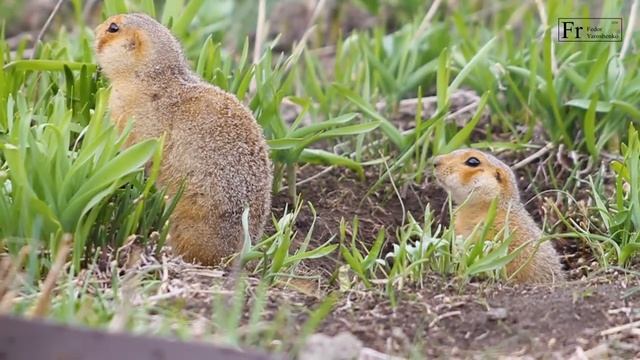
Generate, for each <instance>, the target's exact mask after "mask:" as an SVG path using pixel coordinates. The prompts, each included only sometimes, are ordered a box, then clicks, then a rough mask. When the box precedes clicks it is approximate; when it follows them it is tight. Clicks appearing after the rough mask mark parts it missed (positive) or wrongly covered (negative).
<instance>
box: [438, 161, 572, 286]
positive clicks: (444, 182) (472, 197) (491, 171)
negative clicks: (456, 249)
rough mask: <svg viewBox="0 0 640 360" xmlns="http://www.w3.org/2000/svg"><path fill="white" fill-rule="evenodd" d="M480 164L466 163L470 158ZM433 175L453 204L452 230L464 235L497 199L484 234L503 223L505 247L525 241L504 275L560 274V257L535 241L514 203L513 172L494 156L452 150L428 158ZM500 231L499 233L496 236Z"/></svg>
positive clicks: (542, 279) (533, 227)
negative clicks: (506, 237) (509, 236)
mask: <svg viewBox="0 0 640 360" xmlns="http://www.w3.org/2000/svg"><path fill="white" fill-rule="evenodd" d="M472 156H473V157H476V158H478V159H479V160H480V165H479V166H477V167H470V166H468V165H466V164H465V161H466V160H467V159H469V158H470V157H472ZM434 165H435V174H436V178H437V179H438V182H439V183H440V185H441V186H442V187H444V188H445V189H446V190H448V191H449V192H450V193H451V196H452V198H453V200H454V202H455V203H456V204H457V205H458V207H457V208H456V210H455V213H454V227H455V231H456V234H458V235H462V236H465V237H467V236H469V235H471V233H472V232H473V230H474V228H476V226H477V225H478V224H481V223H484V221H485V219H486V216H487V213H488V210H489V207H490V205H491V203H492V201H493V200H494V199H495V198H498V209H497V213H496V218H495V220H494V223H493V226H492V228H491V231H490V232H489V234H488V238H489V239H493V238H494V237H495V236H496V235H497V234H498V233H499V232H500V231H503V230H504V229H505V228H508V230H509V232H510V233H511V234H512V240H511V243H510V248H509V251H514V250H515V249H517V248H518V247H520V246H521V245H525V246H524V247H523V249H522V251H521V252H520V254H519V255H518V256H517V257H516V258H515V259H514V260H513V261H511V262H510V263H509V264H507V266H506V270H507V275H508V276H509V277H510V278H511V279H512V280H514V281H516V282H520V283H550V282H553V281H561V280H563V279H564V273H563V272H562V266H561V264H560V258H559V256H558V254H557V253H556V251H555V249H554V248H553V245H551V243H550V242H549V241H545V242H539V241H538V240H540V239H541V238H542V236H543V234H542V231H541V230H540V228H539V227H538V225H537V224H536V223H535V221H534V220H533V219H532V218H531V215H529V213H528V212H527V210H526V209H525V208H524V206H523V205H522V203H521V202H520V194H519V191H518V184H517V182H516V178H515V175H514V174H513V171H511V169H510V168H509V167H508V166H507V165H505V164H504V163H503V162H501V161H500V160H498V159H497V158H495V157H493V156H491V155H489V154H486V153H483V152H481V151H478V150H472V149H463V150H456V151H454V152H452V153H450V154H446V155H441V156H437V157H436V158H435V159H434ZM500 236H501V235H500Z"/></svg>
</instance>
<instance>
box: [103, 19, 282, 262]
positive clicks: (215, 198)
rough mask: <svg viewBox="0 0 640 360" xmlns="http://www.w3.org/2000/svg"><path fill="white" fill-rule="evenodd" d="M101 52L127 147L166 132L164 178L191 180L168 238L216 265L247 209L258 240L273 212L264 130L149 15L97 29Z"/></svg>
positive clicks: (235, 242) (236, 245) (238, 238)
mask: <svg viewBox="0 0 640 360" xmlns="http://www.w3.org/2000/svg"><path fill="white" fill-rule="evenodd" d="M95 34H96V41H95V49H96V54H97V60H98V63H99V65H100V68H101V69H102V72H103V73H104V74H105V76H106V77H107V79H108V80H109V81H110V82H111V86H112V91H111V97H110V100H109V109H110V112H111V117H112V119H114V121H115V123H116V125H117V127H118V128H119V129H120V130H122V129H123V128H124V127H125V126H126V124H127V123H128V121H129V120H132V121H133V129H132V131H131V134H130V136H129V138H128V139H127V146H128V145H131V144H132V143H135V142H137V141H140V140H143V139H148V138H156V137H160V136H161V135H162V134H165V143H164V152H163V160H162V164H161V168H160V176H159V179H158V180H159V183H160V185H162V186H166V187H167V188H168V191H169V194H170V195H171V194H174V193H175V191H176V189H177V187H178V186H179V184H180V183H181V182H182V180H183V179H186V189H185V192H184V194H183V196H182V198H181V199H180V201H179V203H178V205H177V207H176V209H175V211H174V213H173V215H172V226H171V231H170V234H171V237H170V244H171V245H172V247H173V249H174V251H175V252H177V253H178V254H181V255H183V257H184V258H185V259H186V260H188V261H196V262H200V263H202V264H206V265H213V264H217V263H219V262H220V260H222V259H223V258H225V257H227V256H229V255H231V254H233V253H234V252H236V251H238V250H239V249H240V248H241V246H242V243H243V239H244V231H243V227H242V214H243V212H244V211H245V208H249V232H250V236H251V238H252V239H253V240H256V239H259V238H260V236H261V235H262V231H263V227H264V224H265V222H266V220H267V219H268V217H269V214H270V208H271V181H272V166H271V161H270V159H269V150H268V147H267V144H266V142H265V139H264V136H263V133H262V130H261V128H260V126H258V124H257V123H256V121H255V119H254V118H253V116H252V115H251V112H250V111H249V110H248V109H247V108H245V107H244V106H243V105H242V104H241V103H240V102H239V101H238V99H237V98H236V97H234V96H233V95H231V94H229V93H227V92H225V91H223V90H221V89H219V88H218V87H215V86H213V85H210V84H208V83H206V82H204V81H203V80H201V79H200V78H199V77H198V76H197V75H196V74H194V73H193V72H192V71H191V70H190V68H189V65H188V64H187V60H186V59H185V57H184V55H183V52H182V48H181V46H180V43H179V42H178V40H177V39H176V38H175V37H174V36H173V35H172V34H171V33H170V32H169V30H168V29H167V28H165V27H164V26H162V25H161V24H160V23H158V22H157V21H155V20H154V19H152V18H151V17H149V16H147V15H143V14H122V15H115V16H112V17H110V18H109V19H107V20H106V21H105V22H104V23H102V24H101V25H99V26H98V27H97V28H96V32H95Z"/></svg>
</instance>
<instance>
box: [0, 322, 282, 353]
mask: <svg viewBox="0 0 640 360" xmlns="http://www.w3.org/2000/svg"><path fill="white" fill-rule="evenodd" d="M0 359H2V360H4V359H7V360H9V359H10V360H23V359H24V360H33V359H41V360H48V359H51V360H85V359H91V360H107V359H119V360H123V359H140V360H165V359H166V360H169V359H179V360H191V359H194V360H196V359H229V360H267V359H271V357H270V356H268V355H265V354H260V353H257V352H252V351H247V352H242V351H238V350H235V349H227V348H222V347H218V346H214V345H212V344H206V343H195V342H180V341H173V340H166V339H161V338H151V337H142V336H132V335H128V334H113V333H107V332H104V331H98V330H91V329H81V328H74V327H69V326H63V325H56V324H51V323H47V322H43V321H31V320H25V319H19V318H15V317H7V316H0Z"/></svg>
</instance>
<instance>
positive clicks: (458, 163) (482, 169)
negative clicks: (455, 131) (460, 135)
mask: <svg viewBox="0 0 640 360" xmlns="http://www.w3.org/2000/svg"><path fill="white" fill-rule="evenodd" d="M433 165H434V172H435V176H436V179H437V180H438V183H439V184H440V186H442V187H443V188H444V189H445V190H447V191H448V192H449V193H450V194H451V197H452V199H453V201H454V202H455V203H457V204H462V203H463V202H465V201H467V203H468V204H482V203H490V202H491V201H493V199H495V198H496V197H498V198H499V199H500V200H503V201H506V202H510V201H512V200H518V198H519V194H518V187H517V183H516V178H515V176H514V175H513V172H512V171H511V169H510V168H509V167H508V166H507V165H505V164H504V163H503V162H502V161H500V160H498V159H497V158H495V157H494V156H492V155H489V154H486V153H483V152H481V151H478V150H473V149H461V150H455V151H453V152H451V153H449V154H445V155H440V156H436V157H435V158H434V159H433Z"/></svg>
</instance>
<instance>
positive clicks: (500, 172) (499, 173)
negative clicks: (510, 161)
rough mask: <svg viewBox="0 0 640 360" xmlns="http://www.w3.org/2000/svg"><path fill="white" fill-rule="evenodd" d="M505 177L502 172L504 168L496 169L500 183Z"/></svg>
mask: <svg viewBox="0 0 640 360" xmlns="http://www.w3.org/2000/svg"><path fill="white" fill-rule="evenodd" d="M503 177H504V175H503V174H502V170H500V169H496V180H498V182H499V183H502V178H503Z"/></svg>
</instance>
